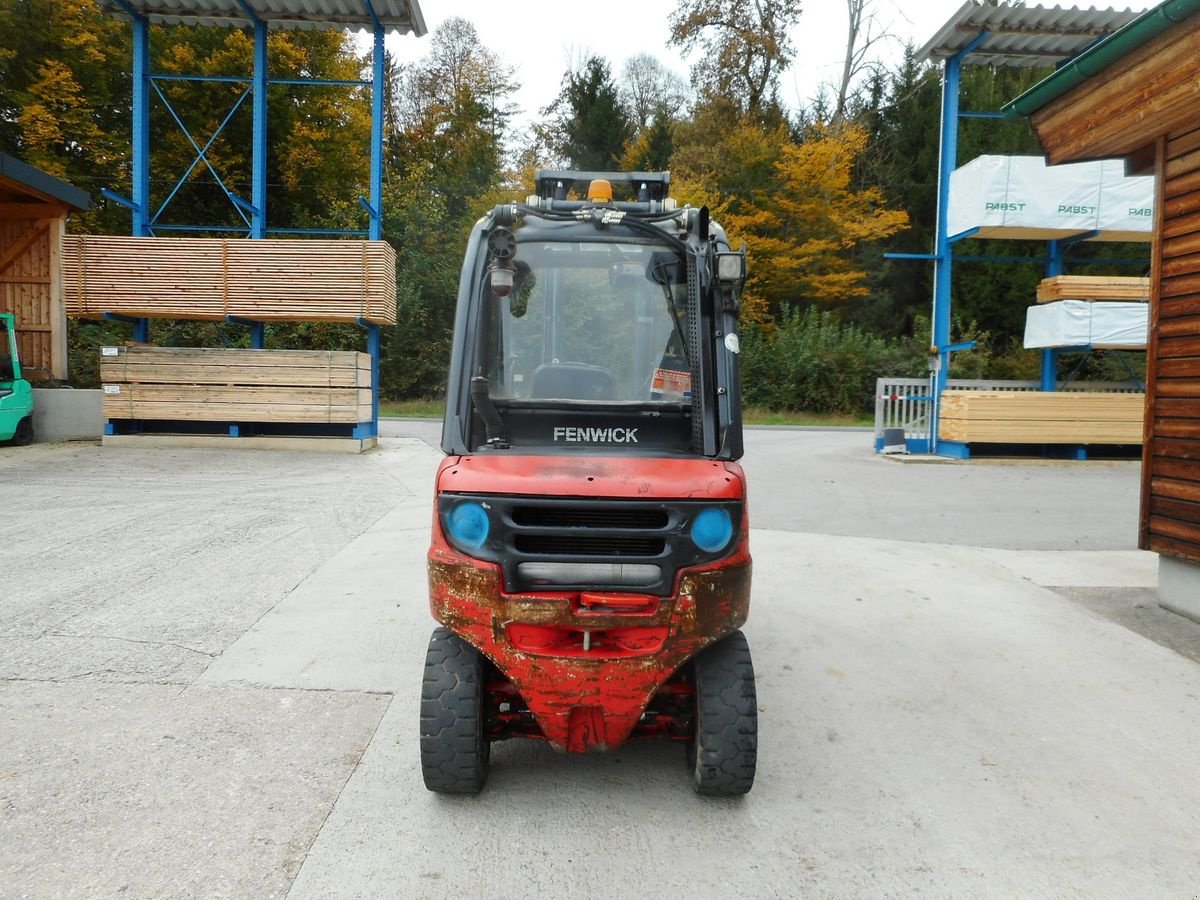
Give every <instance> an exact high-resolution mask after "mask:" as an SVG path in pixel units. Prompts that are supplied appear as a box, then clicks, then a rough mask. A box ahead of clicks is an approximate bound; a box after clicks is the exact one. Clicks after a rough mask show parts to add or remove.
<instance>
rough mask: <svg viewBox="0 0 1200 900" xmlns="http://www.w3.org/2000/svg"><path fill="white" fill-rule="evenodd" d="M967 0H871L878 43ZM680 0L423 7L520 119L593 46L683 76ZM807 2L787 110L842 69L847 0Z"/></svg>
mask: <svg viewBox="0 0 1200 900" xmlns="http://www.w3.org/2000/svg"><path fill="white" fill-rule="evenodd" d="M964 2H966V0H874V4H873V6H872V7H871V9H872V10H873V11H874V13H875V16H876V21H877V25H878V26H881V27H882V30H883V31H885V32H887V33H889V34H893V35H895V36H896V37H897V38H898V40H891V41H886V42H884V43H883V44H881V45H879V46H880V48H881V49H880V54H881V57H882V59H883V60H884V61H885V62H887V63H889V64H892V63H895V62H898V61H899V59H900V57H901V55H902V54H903V48H904V44H905V43H907V42H912V43H913V44H914V45H915V46H917V47H920V46H921V45H922V44H924V43H925V42H926V41H928V40H929V39H930V38H932V37H933V35H934V34H935V33H937V31H938V29H939V28H941V26H942V25H944V24H945V23H946V22H947V21H949V19H950V17H951V16H952V15H953V14H954V13H955V12H956V11H957V10H958V9H959V8H960V7H961V6H962V5H963V3H964ZM1156 3H1157V0H1132V2H1127V3H1122V4H1112V6H1114V7H1117V8H1122V9H1124V8H1128V9H1133V10H1139V11H1140V10H1143V9H1147V8H1149V7H1150V6H1153V5H1155V4H1156ZM676 5H677V0H605V2H604V3H572V2H569V0H568V2H563V0H514V2H507V3H505V2H497V0H421V11H422V13H423V14H424V16H425V24H426V26H427V27H428V30H429V35H432V34H433V32H434V30H435V29H436V28H437V26H438V25H439V24H440V23H441V22H442V21H444V20H445V19H447V18H449V17H451V16H461V17H462V18H465V19H467V20H468V21H470V22H471V23H472V24H473V25H474V26H475V30H476V32H477V33H478V34H479V39H480V41H481V43H482V44H483V45H484V46H485V47H487V49H489V50H491V51H492V52H494V53H496V54H497V55H498V56H499V57H500V58H501V59H502V60H503V61H504V62H505V63H507V64H508V65H510V66H513V67H514V68H515V70H516V78H517V80H518V81H519V82H520V83H521V85H522V87H521V90H520V91H519V92H518V93H517V94H516V96H515V98H514V99H515V101H516V102H517V104H518V105H519V106H520V107H521V108H522V110H523V112H524V115H523V116H522V117H520V118H521V119H523V120H524V119H527V118H528V117H531V116H534V115H536V113H537V111H538V110H539V109H541V108H542V107H545V106H547V105H549V104H550V103H551V102H552V101H553V100H554V98H555V97H556V96H558V93H559V89H560V88H561V86H562V77H563V73H564V72H566V71H567V70H568V69H569V68H571V67H572V64H573V63H574V62H576V61H578V60H581V59H584V58H586V57H587V56H588V55H590V54H593V53H594V54H598V55H600V56H603V57H605V58H606V59H607V60H608V61H609V63H610V64H611V65H612V69H613V76H614V78H618V77H619V76H620V72H621V66H622V64H623V63H624V61H625V60H626V59H628V58H629V57H631V56H635V55H636V54H638V53H650V54H651V55H653V56H656V57H657V58H658V59H659V60H660V61H661V62H662V63H663V65H664V66H666V67H667V68H669V69H672V70H673V71H676V72H678V73H679V74H680V75H681V76H682V77H683V78H684V80H685V81H687V75H688V65H687V61H686V60H685V59H684V58H683V57H681V56H680V54H679V53H678V51H676V50H674V49H673V48H670V47H667V46H666V42H667V38H668V36H669V29H668V26H667V20H668V18H669V16H670V14H671V13H672V12H673V11H674V9H675V7H676ZM1031 5H1034V4H1031ZM1043 5H1053V4H1051V3H1044V4H1043ZM1060 5H1068V6H1069V5H1071V4H1070V3H1064V4H1060ZM801 6H802V12H801V14H800V21H799V25H798V26H797V28H796V29H795V30H794V31H793V33H792V40H793V43H794V44H795V47H796V59H795V61H794V62H793V63H792V66H791V68H790V69H788V71H786V72H785V73H784V74H783V78H782V82H781V89H782V99H783V101H784V103H785V104H786V105H787V106H788V107H789V108H791V109H796V108H799V107H801V106H804V105H806V104H807V103H808V102H809V101H810V100H811V99H812V98H813V97H815V96H816V95H817V93H818V92H819V91H820V89H821V86H822V85H823V84H831V83H834V82H836V81H837V80H838V79H839V78H840V76H841V66H842V57H843V56H844V51H845V46H846V4H845V2H844V0H802V3H801ZM387 46H388V49H389V50H391V51H392V52H393V53H395V54H396V55H397V56H398V58H399V59H400V60H401V61H402V62H412V61H415V60H418V59H420V58H421V57H422V56H424V55H425V53H427V52H428V47H429V36H428V35H427V36H426V37H424V38H419V39H418V38H414V37H412V36H411V35H403V36H402V35H391V36H390V37H389V38H388V44H387Z"/></svg>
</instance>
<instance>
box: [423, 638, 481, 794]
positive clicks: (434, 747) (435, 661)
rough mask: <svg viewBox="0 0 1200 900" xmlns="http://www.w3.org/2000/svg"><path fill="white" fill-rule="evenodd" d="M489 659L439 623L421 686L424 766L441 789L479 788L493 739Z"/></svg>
mask: <svg viewBox="0 0 1200 900" xmlns="http://www.w3.org/2000/svg"><path fill="white" fill-rule="evenodd" d="M483 693H484V663H483V657H482V656H481V655H480V653H479V651H478V650H476V649H475V648H474V647H472V646H471V645H470V644H468V643H467V642H466V641H464V640H463V639H462V638H460V637H459V636H458V635H456V634H455V633H454V632H452V631H450V630H449V629H448V628H435V629H434V631H433V636H432V637H431V638H430V639H429V650H428V652H427V653H426V654H425V678H424V681H423V683H422V686H421V772H422V774H423V775H424V777H425V787H427V788H429V790H431V791H436V792H438V793H441V794H478V793H479V792H480V791H481V790H483V783H484V782H485V781H487V772H488V757H489V751H490V749H491V745H490V744H489V743H488V741H487V738H485V737H484V732H483V727H484V718H483Z"/></svg>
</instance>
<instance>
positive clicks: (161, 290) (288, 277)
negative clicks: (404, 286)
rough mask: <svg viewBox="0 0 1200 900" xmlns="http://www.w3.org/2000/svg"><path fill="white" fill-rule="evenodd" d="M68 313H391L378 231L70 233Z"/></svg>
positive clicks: (374, 316)
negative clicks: (281, 236) (317, 235)
mask: <svg viewBox="0 0 1200 900" xmlns="http://www.w3.org/2000/svg"><path fill="white" fill-rule="evenodd" d="M63 290H64V297H65V301H66V309H67V314H68V315H72V316H82V317H89V316H90V317H96V318H98V317H100V316H102V315H103V314H104V313H106V312H107V313H119V314H121V315H127V316H136V317H139V318H179V319H224V318H225V317H226V316H236V317H238V318H243V319H248V320H252V321H256V322H314V321H324V322H354V321H355V320H357V319H360V318H362V319H366V320H367V321H370V322H373V323H375V324H378V325H394V324H395V323H396V251H395V250H393V249H392V247H391V245H390V244H388V243H386V242H384V241H352V240H307V239H306V240H247V239H245V238H232V239H224V238H157V237H113V236H104V235H68V236H67V237H66V239H65V242H64V246H63Z"/></svg>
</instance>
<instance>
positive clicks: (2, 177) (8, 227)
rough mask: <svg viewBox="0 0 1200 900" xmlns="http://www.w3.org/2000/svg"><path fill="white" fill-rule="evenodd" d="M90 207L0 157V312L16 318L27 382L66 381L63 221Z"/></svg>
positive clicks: (76, 193) (66, 188) (74, 191)
mask: <svg viewBox="0 0 1200 900" xmlns="http://www.w3.org/2000/svg"><path fill="white" fill-rule="evenodd" d="M90 205H91V201H90V198H89V197H88V195H87V194H86V193H85V192H83V191H81V190H79V189H78V188H75V187H72V186H71V185H69V184H67V183H66V182H64V181H60V180H59V179H57V178H54V177H52V176H50V175H47V174H46V173H45V172H42V171H40V170H39V169H35V168H34V167H33V166H30V165H26V164H25V163H23V162H21V161H20V160H18V159H14V158H13V157H11V156H8V155H7V154H4V153H0V311H3V312H10V313H13V314H14V315H15V316H16V320H17V341H18V343H19V346H20V350H21V362H22V366H21V369H22V371H23V372H25V373H26V377H27V378H28V379H29V380H30V381H41V382H46V381H65V380H66V378H67V314H66V308H65V307H64V305H63V285H62V247H63V239H64V236H65V234H66V222H67V216H68V215H69V214H70V213H71V212H75V211H83V210H86V209H88V208H89V206H90Z"/></svg>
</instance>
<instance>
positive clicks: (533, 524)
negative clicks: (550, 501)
mask: <svg viewBox="0 0 1200 900" xmlns="http://www.w3.org/2000/svg"><path fill="white" fill-rule="evenodd" d="M512 518H513V524H514V525H519V526H521V527H523V528H620V529H628V530H630V531H641V530H648V531H653V530H658V529H662V528H666V527H667V524H668V522H669V521H670V520H669V517H668V516H667V513H666V511H665V510H661V509H613V508H611V507H602V506H601V507H577V506H517V507H514V508H513V511H512Z"/></svg>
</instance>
